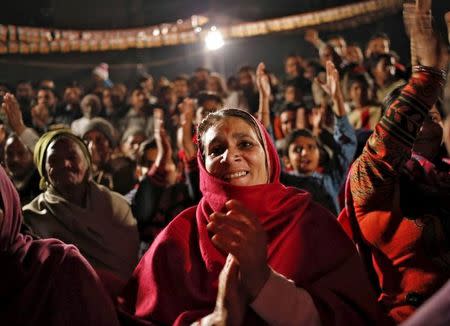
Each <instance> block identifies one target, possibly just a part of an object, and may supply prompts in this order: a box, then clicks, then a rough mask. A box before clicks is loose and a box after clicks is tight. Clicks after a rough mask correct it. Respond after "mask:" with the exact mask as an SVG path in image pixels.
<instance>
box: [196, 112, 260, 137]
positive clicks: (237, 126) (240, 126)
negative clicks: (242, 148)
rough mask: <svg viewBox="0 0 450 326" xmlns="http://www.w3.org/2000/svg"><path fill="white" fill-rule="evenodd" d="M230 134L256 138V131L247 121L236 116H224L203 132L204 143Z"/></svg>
mask: <svg viewBox="0 0 450 326" xmlns="http://www.w3.org/2000/svg"><path fill="white" fill-rule="evenodd" d="M230 136H231V137H234V138H241V137H244V136H249V137H252V138H255V139H256V138H257V136H256V132H255V131H254V130H253V128H252V126H251V125H250V124H248V122H246V121H245V120H243V119H241V118H237V117H226V118H224V119H221V120H219V121H217V122H216V123H214V124H213V125H212V126H211V127H210V128H208V130H207V131H206V132H205V136H204V141H205V143H209V142H210V141H212V140H213V139H216V138H224V137H230Z"/></svg>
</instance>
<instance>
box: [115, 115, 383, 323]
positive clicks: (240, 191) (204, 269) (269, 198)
mask: <svg viewBox="0 0 450 326" xmlns="http://www.w3.org/2000/svg"><path fill="white" fill-rule="evenodd" d="M252 119H253V118H252ZM257 125H258V128H259V131H260V133H261V135H262V138H263V147H264V149H265V151H266V157H267V160H268V162H267V163H268V166H269V169H268V171H269V176H270V183H268V184H260V185H254V186H247V187H242V186H234V185H231V184H229V183H227V182H224V181H222V180H219V179H218V178H216V177H214V176H212V175H211V174H209V173H208V172H207V171H206V168H205V166H204V162H203V158H202V155H201V153H200V151H198V153H197V160H198V165H199V168H200V188H201V191H202V194H203V198H202V199H201V201H200V203H199V204H198V205H197V206H196V207H192V208H189V209H187V210H185V211H184V212H182V213H181V214H180V215H178V216H177V217H176V218H175V219H174V220H173V221H172V222H171V223H170V224H169V225H168V226H167V227H166V229H164V230H163V231H162V232H161V233H160V234H159V235H158V237H157V238H156V239H155V241H154V242H153V244H152V246H151V247H150V249H149V250H148V251H147V253H146V254H145V255H144V257H143V258H142V260H141V261H140V263H139V265H138V266H137V268H136V270H135V271H134V274H133V277H132V278H131V280H130V281H129V283H128V285H127V286H126V288H125V290H124V292H123V294H122V296H121V297H119V304H120V305H119V308H120V312H121V314H122V315H124V316H127V318H131V319H133V320H134V321H135V322H137V323H138V324H141V325H147V324H148V321H150V322H156V323H158V324H163V325H169V324H174V325H186V324H190V323H191V322H193V321H195V320H197V319H198V318H200V317H203V316H205V315H207V314H208V313H211V312H212V311H213V309H214V306H215V302H216V296H217V286H218V276H219V273H220V271H221V269H222V268H223V266H224V263H225V258H226V256H225V254H224V253H223V252H221V251H219V250H218V249H217V248H216V247H215V246H214V244H213V243H212V241H211V234H209V232H208V230H207V227H206V225H207V223H208V221H209V216H210V214H211V213H213V212H214V211H220V210H222V208H223V206H224V204H225V202H226V201H228V200H229V199H237V200H239V201H241V202H242V203H244V204H245V205H246V207H247V208H248V209H249V210H251V211H252V212H253V213H254V214H255V215H256V216H257V217H258V219H259V221H260V223H261V224H262V227H263V228H264V230H265V232H266V234H267V239H268V242H267V244H268V246H267V262H268V264H269V265H270V267H271V268H272V269H273V270H275V271H276V272H278V273H281V274H283V275H284V276H286V277H287V278H289V279H291V280H293V281H294V282H295V284H296V285H297V286H299V287H302V288H304V289H306V290H307V291H308V293H309V294H310V295H311V297H312V298H313V300H314V302H315V305H316V308H317V310H318V311H319V315H320V317H321V320H322V323H323V324H324V325H331V324H333V325H350V324H352V325H367V324H372V323H374V321H373V320H374V319H375V317H374V316H375V315H376V312H375V311H376V303H375V298H374V296H371V295H370V294H369V292H368V291H367V289H366V285H367V288H368V287H369V285H368V280H367V279H366V277H365V274H364V272H363V270H362V265H361V264H360V261H359V257H358V256H357V254H356V251H355V250H354V247H353V244H352V242H351V241H350V240H349V239H348V238H347V237H346V236H345V234H344V232H343V231H342V229H341V228H340V226H339V225H338V224H337V222H336V220H335V218H334V217H333V215H332V214H331V213H329V212H328V211H326V210H325V209H323V208H321V207H320V206H318V205H317V204H314V203H312V201H311V196H310V195H309V194H308V193H306V192H304V191H301V190H298V189H296V188H287V187H285V186H284V185H282V184H281V183H280V181H279V179H280V162H279V159H278V155H277V151H276V148H275V146H274V144H273V143H272V141H271V139H270V136H269V134H268V133H267V131H266V130H265V128H263V127H262V125H261V124H259V122H257ZM322 243H324V244H325V245H321V244H322ZM244 324H245V325H263V324H264V321H262V320H261V319H260V318H259V317H258V316H256V314H255V313H254V312H253V311H252V310H251V309H248V311H247V314H246V319H245V322H244Z"/></svg>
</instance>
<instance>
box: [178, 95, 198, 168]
mask: <svg viewBox="0 0 450 326" xmlns="http://www.w3.org/2000/svg"><path fill="white" fill-rule="evenodd" d="M178 110H179V111H180V128H179V129H178V131H177V141H178V147H179V148H182V149H184V152H185V154H186V157H187V159H191V158H193V157H195V153H196V148H195V146H194V143H193V141H192V126H193V121H194V114H195V101H194V100H193V99H191V98H185V99H184V100H183V102H181V103H180V104H178Z"/></svg>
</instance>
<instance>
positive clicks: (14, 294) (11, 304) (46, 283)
mask: <svg viewBox="0 0 450 326" xmlns="http://www.w3.org/2000/svg"><path fill="white" fill-rule="evenodd" d="M21 224H22V212H21V209H20V200H19V196H18V194H17V191H16V190H15V189H14V186H13V184H12V183H11V181H10V180H9V178H8V176H7V175H6V173H5V171H4V170H3V168H2V167H0V266H1V269H0V279H1V281H0V301H1V302H2V304H1V305H0V321H1V324H2V325H48V326H60V325H67V326H69V325H74V326H78V325H92V326H102V325H104V326H115V325H119V322H118V320H117V316H116V313H115V311H114V306H113V304H112V302H111V299H110V298H109V297H108V295H107V293H106V291H105V290H104V288H103V285H102V283H101V282H100V280H99V278H98V276H97V275H96V274H95V272H94V270H93V269H92V267H91V265H89V263H88V262H87V261H86V259H85V258H84V257H83V256H81V254H80V252H79V251H78V249H77V248H75V247H74V246H71V245H67V244H64V243H62V242H61V241H59V240H56V239H47V240H33V239H32V238H31V237H30V236H25V235H23V234H21V233H20V232H19V229H20V227H21Z"/></svg>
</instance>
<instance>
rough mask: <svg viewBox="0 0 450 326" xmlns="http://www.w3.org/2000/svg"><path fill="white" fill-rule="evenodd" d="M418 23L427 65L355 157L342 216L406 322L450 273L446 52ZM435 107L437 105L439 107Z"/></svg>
mask: <svg viewBox="0 0 450 326" xmlns="http://www.w3.org/2000/svg"><path fill="white" fill-rule="evenodd" d="M417 25H418V26H416V27H415V36H416V37H417V39H416V44H417V45H420V44H421V45H422V46H417V48H416V52H417V55H418V57H419V58H420V62H421V66H416V67H414V68H413V74H412V77H411V79H410V80H409V82H408V84H407V85H406V86H405V87H404V88H403V89H402V91H401V93H400V95H399V96H398V97H397V98H394V99H393V100H392V101H391V103H389V104H386V111H385V114H384V116H383V117H382V119H381V121H380V122H379V123H378V124H377V126H376V128H375V131H374V133H373V134H372V136H371V137H370V138H369V140H368V142H367V145H366V147H365V148H364V150H363V153H362V154H361V156H360V157H359V159H358V160H356V161H355V163H353V166H352V168H351V171H350V175H349V179H348V182H347V186H348V187H347V191H346V195H347V198H346V203H347V204H346V210H345V211H344V213H345V214H344V213H343V214H342V215H341V216H340V221H341V222H342V223H343V224H344V225H345V227H346V229H347V230H348V232H349V234H351V235H352V236H353V239H354V241H355V242H356V243H357V244H358V246H359V247H360V248H361V252H363V253H365V258H367V267H368V270H369V271H370V270H372V271H373V272H374V281H375V282H374V284H375V287H377V288H379V289H380V291H379V299H378V300H379V302H380V303H381V305H382V306H383V308H384V309H385V311H386V313H387V314H388V315H389V316H390V318H391V319H392V320H393V321H395V322H396V323H399V322H401V321H403V320H405V319H406V318H408V317H409V316H410V315H411V314H413V313H414V311H415V310H416V308H417V307H419V306H420V305H421V304H422V303H423V302H424V301H425V300H426V299H427V298H429V297H430V296H431V295H433V294H434V293H435V292H436V291H437V289H439V288H440V287H441V286H442V285H443V284H444V283H445V282H446V281H447V280H448V279H449V277H450V245H449V244H450V226H449V222H448V217H449V212H450V187H449V184H450V183H449V181H450V174H449V173H448V168H447V169H443V170H441V169H440V168H439V166H438V165H437V164H436V165H435V164H434V163H433V162H435V163H437V162H438V160H436V158H437V156H438V154H439V151H440V148H441V143H442V128H441V126H440V125H439V124H438V123H436V122H434V121H437V120H436V117H434V115H436V112H437V110H436V111H435V112H432V107H433V104H434V103H435V102H436V99H437V98H438V95H439V94H440V92H441V90H442V86H443V85H444V81H445V71H443V70H441V69H442V68H443V67H445V66H446V64H447V55H446V53H444V52H442V51H441V47H440V45H439V41H438V40H437V38H436V37H435V36H434V35H432V34H431V33H430V31H429V30H423V27H422V24H417ZM433 111H434V110H433Z"/></svg>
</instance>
